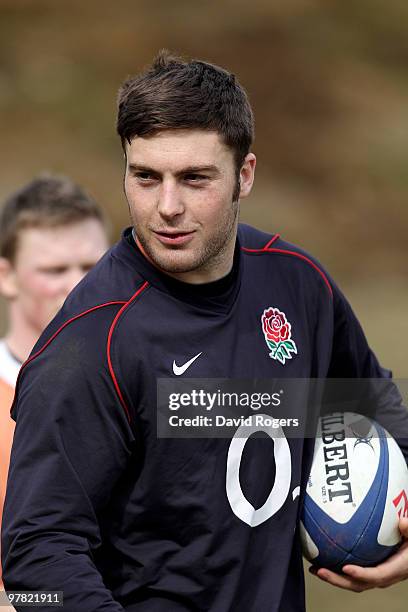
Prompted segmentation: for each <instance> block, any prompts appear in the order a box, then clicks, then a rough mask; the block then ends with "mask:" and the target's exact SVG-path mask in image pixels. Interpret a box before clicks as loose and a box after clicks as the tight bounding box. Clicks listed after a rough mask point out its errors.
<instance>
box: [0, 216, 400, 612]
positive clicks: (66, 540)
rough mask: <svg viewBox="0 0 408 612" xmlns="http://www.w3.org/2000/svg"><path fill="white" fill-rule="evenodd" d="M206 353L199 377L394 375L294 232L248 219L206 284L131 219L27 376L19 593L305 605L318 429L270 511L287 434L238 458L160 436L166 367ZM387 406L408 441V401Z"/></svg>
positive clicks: (8, 543)
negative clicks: (305, 500) (150, 243)
mask: <svg viewBox="0 0 408 612" xmlns="http://www.w3.org/2000/svg"><path fill="white" fill-rule="evenodd" d="M279 334H280V335H279ZM282 343H283V344H282ZM285 343H286V344H285ZM199 353H200V356H199V357H198V358H196V359H195V360H194V361H193V362H192V363H191V365H190V366H189V367H188V370H186V371H185V373H184V376H185V377H191V378H196V379H199V378H215V379H217V378H219V379H234V378H236V379H243V378H245V379H255V378H259V379H273V378H281V377H285V378H309V377H312V378H325V377H333V378H338V377H343V378H356V377H357V378H359V377H362V378H365V377H368V378H375V377H388V376H389V373H388V372H387V371H386V370H383V369H382V368H381V367H380V365H379V364H378V362H377V359H376V358H375V356H374V354H373V353H372V351H371V350H370V349H369V347H368V345H367V342H366V339H365V337H364V334H363V332H362V330H361V327H360V325H359V323H358V321H357V320H356V318H355V316H354V314H353V312H352V310H351V308H350V306H349V304H348V303H347V301H346V300H345V298H344V297H343V295H342V294H341V292H340V291H339V289H338V288H337V287H336V286H335V285H334V284H333V282H332V281H331V280H330V279H329V278H328V277H327V275H326V273H325V272H324V271H323V270H322V268H321V266H320V265H319V264H318V263H317V262H316V261H315V260H314V259H312V258H311V257H310V256H309V255H307V254H306V253H304V252H303V251H302V250H301V249H299V248H297V247H294V246H293V245H290V244H288V243H286V242H284V241H283V240H281V239H280V238H279V236H277V235H276V236H271V235H269V234H265V233H263V232H260V231H258V230H255V229H254V228H251V227H249V226H245V225H240V227H239V232H238V240H237V247H236V250H235V256H234V265H233V269H232V271H231V273H230V274H229V275H228V276H227V277H226V278H224V279H221V280H219V281H216V282H214V283H209V284H207V285H203V286H194V285H189V284H186V283H183V282H180V281H177V280H175V279H172V278H170V277H169V276H166V275H165V274H162V273H160V272H159V271H158V270H157V269H156V268H155V267H153V266H152V265H151V264H150V263H149V262H148V261H147V260H146V259H145V258H144V257H143V255H141V253H140V252H139V251H138V249H137V247H136V245H135V243H134V242H133V241H132V238H131V235H130V230H127V231H125V232H124V234H123V236H122V239H121V240H120V242H119V243H118V244H117V245H116V246H114V247H113V248H112V249H111V250H110V251H109V252H108V253H107V254H106V255H105V256H104V257H103V259H102V260H101V261H100V262H99V263H98V264H97V265H96V266H95V268H94V269H93V270H92V271H91V272H90V273H89V274H88V275H87V276H86V277H85V279H84V280H83V281H82V282H81V283H80V284H79V285H78V286H77V287H76V289H75V290H74V291H73V292H72V293H71V294H70V296H69V297H68V299H67V300H66V303H65V304H64V306H63V308H62V310H61V311H60V313H59V314H58V315H57V317H56V318H55V319H54V320H53V322H52V323H51V324H50V325H49V326H48V328H47V329H46V331H45V332H44V333H43V335H42V336H41V338H40V340H39V341H38V343H37V344H36V346H35V347H34V349H33V352H32V355H31V357H30V358H29V360H28V361H27V362H26V364H25V365H24V366H23V368H22V371H21V373H20V377H19V380H18V384H17V390H16V398H15V402H14V406H13V409H12V416H13V418H14V419H15V420H16V431H15V438H14V444H13V450H12V456H11V466H10V476H9V483H8V491H7V498H6V503H5V511H4V518H3V546H2V555H3V578H4V583H5V586H6V589H9V590H56V591H59V590H62V591H64V610H65V612H78V611H86V612H93V611H98V612H108V611H109V612H114V611H115V612H119V611H120V610H127V611H129V612H145V611H149V612H169V611H171V612H173V611H174V612H178V611H180V612H181V611H189V612H192V611H210V612H248V610H250V611H251V612H295V611H296V612H300V611H302V610H304V609H305V603H304V579H303V569H302V557H301V550H300V543H299V520H298V519H299V507H300V504H301V501H302V496H303V492H304V488H305V484H306V479H307V475H308V471H309V468H310V461H311V457H312V452H313V440H310V439H309V440H304V439H302V438H294V439H290V440H288V447H287V448H286V451H288V449H289V451H288V452H289V455H288V460H287V461H285V462H283V464H282V461H281V462H280V464H279V465H280V467H279V469H282V465H283V470H284V471H285V474H286V479H288V483H287V484H288V493H287V494H284V495H283V496H282V494H281V493H280V495H281V499H280V501H279V503H275V506H274V509H273V510H271V512H269V514H268V515H267V516H266V518H265V516H263V517H260V514H259V512H258V510H255V508H257V509H258V508H260V507H262V505H263V504H264V502H265V499H266V498H267V497H268V494H269V492H270V491H271V488H273V486H274V482H275V480H276V479H277V470H278V468H277V465H278V463H279V457H278V454H279V450H277V449H276V448H275V449H274V443H273V441H271V440H270V439H267V438H265V437H264V438H251V439H249V440H248V441H247V444H246V445H245V450H244V451H243V452H242V455H241V456H239V457H238V458H237V456H236V455H234V454H233V453H232V452H231V440H229V439H216V438H207V439H205V438H202V439H170V438H161V439H158V437H157V432H156V401H157V388H156V382H157V379H158V378H171V377H174V371H173V369H172V364H173V361H175V362H176V364H178V366H179V367H181V364H185V363H186V362H187V361H188V360H189V359H190V358H192V357H193V356H196V355H198V354H199ZM376 418H377V419H378V420H379V421H382V422H383V423H384V424H385V426H386V427H387V429H388V430H389V431H390V432H391V433H394V434H398V435H399V437H405V438H408V418H407V412H406V410H405V408H404V407H403V406H401V404H400V402H399V400H398V398H396V397H395V396H393V398H392V402H389V404H388V406H387V407H386V408H385V407H384V410H383V413H381V409H380V410H379V412H378V413H377V415H376ZM403 451H404V452H405V454H406V456H408V447H405V448H403ZM274 453H275V454H274ZM271 457H272V458H273V457H275V460H271ZM281 464H282V465H281ZM288 465H290V468H289V467H288ZM234 470H235V472H234ZM232 473H235V474H236V473H238V479H239V481H240V485H241V488H242V490H241V491H239V490H235V489H234V484H233V479H232V477H231V474H232ZM230 477H231V478H230ZM229 478H230V480H231V481H230V482H229V481H228V479H229ZM234 482H236V481H234ZM231 483H232V484H231ZM299 487H300V489H299ZM296 490H298V491H300V495H295V494H294V491H296ZM231 491H232V492H231ZM268 499H269V498H268ZM269 502H271V499H269ZM269 502H268V503H269ZM271 503H272V505H273V503H274V502H273V501H272V502H271ZM18 609H19V607H18V606H17V610H18ZM21 609H22V610H26V609H27V608H21ZM41 609H43V610H52V609H53V608H47V607H43V608H41Z"/></svg>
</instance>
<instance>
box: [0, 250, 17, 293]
mask: <svg viewBox="0 0 408 612" xmlns="http://www.w3.org/2000/svg"><path fill="white" fill-rule="evenodd" d="M0 294H1V295H2V296H3V297H5V298H6V299H7V300H12V299H13V298H15V297H17V294H18V289H17V283H16V274H15V270H14V267H13V265H12V264H11V262H10V261H9V260H8V259H6V258H5V257H0Z"/></svg>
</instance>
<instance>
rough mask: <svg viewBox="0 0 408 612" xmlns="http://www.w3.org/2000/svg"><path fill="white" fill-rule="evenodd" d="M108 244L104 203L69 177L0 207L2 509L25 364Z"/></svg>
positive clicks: (40, 184) (36, 184) (43, 182)
mask: <svg viewBox="0 0 408 612" xmlns="http://www.w3.org/2000/svg"><path fill="white" fill-rule="evenodd" d="M107 248H108V240H107V235H106V228H105V222H104V219H103V216H102V212H101V210H100V209H99V207H98V206H97V205H96V203H95V202H94V201H93V200H91V198H89V197H88V196H87V195H86V194H85V193H84V191H83V190H82V189H81V188H80V187H78V186H77V185H75V184H74V183H73V182H72V181H71V180H69V179H67V178H64V177H58V176H48V175H44V176H41V177H39V178H36V179H34V180H33V181H31V182H30V183H28V184H27V185H25V186H24V187H23V188H22V189H21V190H19V191H17V192H16V193H14V194H13V195H11V196H10V197H9V198H8V200H7V201H6V202H5V204H4V206H3V208H2V210H1V213H0V293H1V295H2V296H3V297H4V298H5V299H6V300H7V313H8V329H7V332H6V336H5V337H4V338H3V339H2V340H0V461H1V463H0V516H1V512H2V509H3V501H4V496H5V489H6V481H7V471H8V463H9V456H10V448H11V442H12V438H13V430H14V422H13V421H12V420H11V418H10V408H11V403H12V398H13V395H14V386H15V382H16V379H17V374H18V371H19V369H20V366H21V364H22V362H23V361H25V359H26V358H27V357H28V355H29V353H30V351H31V349H32V347H33V346H34V344H35V342H36V341H37V340H38V337H39V336H40V334H41V333H42V331H43V330H44V329H45V327H46V326H47V324H48V323H49V322H50V320H51V319H52V318H53V317H54V316H55V314H56V313H57V312H58V310H59V309H60V308H61V306H62V304H63V302H64V300H65V298H66V297H67V295H68V293H69V292H70V291H71V289H73V288H74V286H75V285H76V284H77V283H78V282H79V280H81V278H83V276H84V275H85V274H86V272H88V270H90V269H91V268H92V267H93V266H94V265H95V263H96V262H97V261H98V259H100V257H101V256H102V255H103V253H104V252H105V251H106V250H107ZM0 584H1V574H0Z"/></svg>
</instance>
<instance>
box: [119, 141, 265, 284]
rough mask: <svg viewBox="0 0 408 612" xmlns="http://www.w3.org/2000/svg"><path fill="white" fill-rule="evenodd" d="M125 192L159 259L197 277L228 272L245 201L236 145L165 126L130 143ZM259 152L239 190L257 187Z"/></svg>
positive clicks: (168, 268)
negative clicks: (241, 200)
mask: <svg viewBox="0 0 408 612" xmlns="http://www.w3.org/2000/svg"><path fill="white" fill-rule="evenodd" d="M126 153H127V165H126V173H125V193H126V197H127V199H128V203H129V208H130V213H131V217H132V221H133V225H134V227H135V230H136V234H137V238H138V240H139V242H140V244H141V246H142V248H143V250H144V252H145V254H146V255H147V257H148V258H149V259H150V260H151V261H152V262H153V264H154V265H156V266H157V267H159V268H160V269H162V270H163V271H164V272H166V273H167V274H170V275H171V276H175V277H176V278H179V279H181V280H184V281H186V282H192V283H202V282H209V281H212V280H215V279H217V278H221V277H222V276H224V275H225V274H227V273H228V271H229V269H230V267H231V264H232V257H233V252H234V245H235V237H236V229H237V222H238V210H239V204H238V201H236V202H233V193H234V189H235V185H236V180H237V177H236V171H235V163H234V156H233V152H232V151H231V149H230V148H229V147H227V146H226V145H225V144H224V143H223V142H222V140H221V138H220V136H219V135H218V133H216V132H209V131H204V130H165V131H162V132H158V133H156V134H154V135H150V136H146V137H135V138H133V140H132V141H131V144H130V145H128V146H127V151H126ZM254 169H255V156H254V155H253V154H249V155H248V156H247V158H246V160H245V162H244V164H243V166H242V169H241V172H240V177H239V178H240V184H241V193H240V197H244V196H246V195H248V193H249V192H250V190H251V186H252V182H253V177H254Z"/></svg>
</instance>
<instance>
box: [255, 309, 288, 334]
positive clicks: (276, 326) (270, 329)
mask: <svg viewBox="0 0 408 612" xmlns="http://www.w3.org/2000/svg"><path fill="white" fill-rule="evenodd" d="M262 326H263V331H264V333H265V336H266V338H267V339H268V340H271V341H272V342H281V341H283V340H287V339H288V338H290V323H288V322H287V320H286V317H285V315H284V313H283V312H281V311H280V310H278V309H277V308H269V310H266V311H265V312H264V314H263V315H262Z"/></svg>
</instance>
